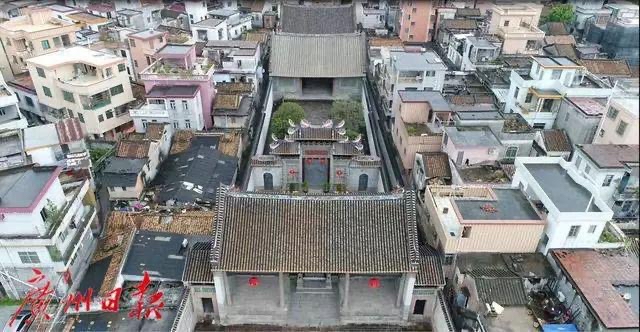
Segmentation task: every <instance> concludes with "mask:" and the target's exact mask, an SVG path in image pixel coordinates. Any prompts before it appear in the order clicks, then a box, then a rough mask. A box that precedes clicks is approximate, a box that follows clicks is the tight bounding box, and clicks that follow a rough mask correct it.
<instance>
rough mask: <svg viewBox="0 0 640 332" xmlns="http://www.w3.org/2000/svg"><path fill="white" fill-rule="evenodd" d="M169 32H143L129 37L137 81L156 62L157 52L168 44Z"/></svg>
mask: <svg viewBox="0 0 640 332" xmlns="http://www.w3.org/2000/svg"><path fill="white" fill-rule="evenodd" d="M167 35H168V33H167V32H163V31H155V30H143V31H138V32H136V33H132V34H130V35H128V36H127V37H128V38H129V40H128V42H129V47H130V50H131V61H133V71H134V73H135V74H134V77H135V79H136V81H138V80H140V73H141V72H142V71H143V70H145V69H146V68H147V67H149V66H150V65H151V64H152V63H153V62H154V61H155V54H156V52H157V51H158V50H159V49H161V48H162V47H164V45H166V44H167Z"/></svg>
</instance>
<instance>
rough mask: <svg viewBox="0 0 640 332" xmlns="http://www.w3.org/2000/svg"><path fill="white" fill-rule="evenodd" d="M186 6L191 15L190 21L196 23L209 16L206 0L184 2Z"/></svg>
mask: <svg viewBox="0 0 640 332" xmlns="http://www.w3.org/2000/svg"><path fill="white" fill-rule="evenodd" d="M184 8H185V11H186V12H187V14H188V15H189V23H196V22H199V21H202V20H205V19H206V18H207V12H208V10H207V4H206V1H205V0H199V1H193V0H187V1H185V2H184Z"/></svg>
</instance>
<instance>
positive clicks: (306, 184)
mask: <svg viewBox="0 0 640 332" xmlns="http://www.w3.org/2000/svg"><path fill="white" fill-rule="evenodd" d="M302 191H304V192H305V193H308V192H309V182H307V181H304V182H302Z"/></svg>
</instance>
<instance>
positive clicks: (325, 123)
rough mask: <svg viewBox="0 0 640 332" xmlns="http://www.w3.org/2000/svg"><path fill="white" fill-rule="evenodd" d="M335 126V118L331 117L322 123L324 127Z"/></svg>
mask: <svg viewBox="0 0 640 332" xmlns="http://www.w3.org/2000/svg"><path fill="white" fill-rule="evenodd" d="M331 127H333V120H331V119H329V120H327V121H325V122H324V123H323V124H322V128H331Z"/></svg>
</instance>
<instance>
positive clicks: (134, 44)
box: [129, 39, 136, 47]
mask: <svg viewBox="0 0 640 332" xmlns="http://www.w3.org/2000/svg"><path fill="white" fill-rule="evenodd" d="M129 45H131V47H136V41H135V40H133V39H129Z"/></svg>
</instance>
